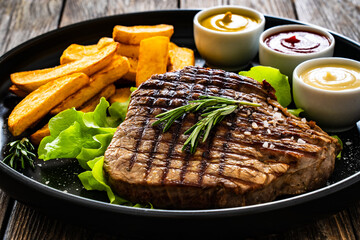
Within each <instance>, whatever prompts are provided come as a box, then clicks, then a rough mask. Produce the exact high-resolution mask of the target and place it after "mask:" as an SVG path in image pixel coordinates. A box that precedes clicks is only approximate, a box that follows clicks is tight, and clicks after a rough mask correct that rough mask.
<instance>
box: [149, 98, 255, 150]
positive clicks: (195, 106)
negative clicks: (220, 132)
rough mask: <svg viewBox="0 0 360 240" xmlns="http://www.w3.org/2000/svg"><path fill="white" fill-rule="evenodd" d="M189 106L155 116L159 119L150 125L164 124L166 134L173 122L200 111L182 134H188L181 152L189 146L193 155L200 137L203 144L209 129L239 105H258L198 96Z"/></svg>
mask: <svg viewBox="0 0 360 240" xmlns="http://www.w3.org/2000/svg"><path fill="white" fill-rule="evenodd" d="M189 103H190V104H188V105H184V106H181V107H178V108H175V109H172V110H169V111H167V112H164V113H161V114H159V115H157V116H156V117H157V118H160V119H159V120H157V121H156V122H154V123H153V124H152V125H153V126H156V125H158V124H160V123H162V122H164V123H165V125H164V128H163V132H166V131H167V130H168V129H169V128H170V126H171V125H172V124H173V122H174V121H175V120H176V119H178V118H180V117H181V116H183V115H184V114H187V113H190V112H198V111H201V112H202V114H201V117H202V119H200V120H199V121H198V122H197V123H196V124H195V125H193V126H192V127H191V128H189V129H188V130H187V131H185V133H184V134H190V135H189V137H188V138H187V140H186V141H185V143H184V146H183V148H182V151H184V150H185V149H186V147H187V146H188V145H189V144H190V152H191V153H195V151H196V147H197V145H198V143H199V140H200V138H201V137H202V142H205V141H206V139H207V137H208V136H209V133H210V131H211V129H212V128H213V127H214V126H215V125H216V124H217V123H219V122H221V120H223V119H224V117H225V116H227V115H229V114H231V113H233V112H234V111H235V110H236V109H237V108H238V107H239V106H240V105H248V106H253V107H258V106H260V104H257V103H252V102H247V101H238V100H234V99H230V98H225V97H215V96H200V97H199V99H198V100H194V101H189Z"/></svg>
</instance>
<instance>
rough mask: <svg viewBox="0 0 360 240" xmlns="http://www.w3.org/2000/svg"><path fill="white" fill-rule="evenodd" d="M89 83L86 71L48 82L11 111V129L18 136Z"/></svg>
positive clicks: (9, 120)
mask: <svg viewBox="0 0 360 240" xmlns="http://www.w3.org/2000/svg"><path fill="white" fill-rule="evenodd" d="M88 83H89V77H88V76H87V75H86V74H84V73H74V74H71V75H66V76H64V77H60V78H57V79H55V80H54V81H51V82H48V83H46V84H44V85H43V86H41V87H39V88H38V89H37V90H35V91H33V92H32V93H30V94H29V95H27V96H26V97H25V98H24V99H23V100H22V101H21V102H20V103H19V104H18V105H16V107H15V108H14V109H13V111H12V112H11V114H10V116H9V119H8V126H9V130H10V132H11V133H12V135H13V136H18V135H20V134H21V133H23V132H24V131H25V130H26V129H27V128H29V127H30V126H31V125H33V124H34V123H35V122H37V121H38V120H40V119H41V118H43V117H44V116H45V115H46V114H47V113H48V112H49V111H50V110H51V109H52V108H54V107H55V106H56V105H58V104H59V103H60V102H62V101H63V100H64V99H65V98H67V97H68V96H70V95H71V94H73V93H74V92H76V91H77V90H79V89H80V88H82V87H83V86H85V85H86V84H88Z"/></svg>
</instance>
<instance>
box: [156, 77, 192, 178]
mask: <svg viewBox="0 0 360 240" xmlns="http://www.w3.org/2000/svg"><path fill="white" fill-rule="evenodd" d="M176 80H177V81H179V76H176ZM178 83H180V82H178ZM179 85H180V84H178V85H177V87H178V86H179ZM177 87H176V88H177ZM176 88H175V89H176ZM186 104H187V101H186ZM176 121H179V124H178V125H177V126H176V128H175V131H174V134H173V135H172V141H171V143H170V144H169V150H168V152H167V154H166V162H165V168H164V170H163V175H162V177H161V183H162V184H164V181H165V179H166V177H167V175H168V172H169V165H170V159H171V156H172V154H173V152H174V148H175V145H176V143H177V141H178V139H179V136H180V130H181V127H182V123H183V121H184V116H182V117H181V118H180V120H176Z"/></svg>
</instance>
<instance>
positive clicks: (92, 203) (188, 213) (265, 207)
mask: <svg viewBox="0 0 360 240" xmlns="http://www.w3.org/2000/svg"><path fill="white" fill-rule="evenodd" d="M199 10H201V9H171V10H154V11H141V12H132V13H124V14H115V15H111V16H104V17H100V18H94V19H90V20H85V21H81V22H78V23H73V24H70V25H67V26H64V27H60V28H57V29H53V30H51V31H48V32H45V33H42V34H40V35H38V36H36V37H34V38H31V39H29V40H26V41H25V42H23V43H21V44H20V45H18V46H16V47H14V48H12V49H11V50H9V51H7V52H5V53H4V54H3V55H2V56H1V57H0V65H1V64H2V62H3V61H5V60H6V59H7V58H9V57H12V56H13V55H16V54H17V53H20V52H22V49H24V48H28V47H31V45H32V44H34V43H37V42H38V41H41V40H44V39H46V38H47V37H50V36H52V35H57V34H61V32H63V31H70V30H71V29H73V28H77V27H78V26H82V25H89V24H91V23H94V22H99V21H104V20H107V19H113V18H117V17H119V16H130V15H131V16H134V15H141V14H144V13H146V14H159V13H160V14H161V13H166V12H189V13H194V14H195V13H196V12H198V11H199ZM264 16H265V18H266V19H273V20H280V21H287V22H290V23H296V24H303V25H309V26H315V27H318V28H319V27H320V26H318V25H314V24H310V23H306V22H302V21H299V20H294V19H289V18H283V17H276V16H271V15H267V14H264ZM285 24H287V23H285ZM320 28H322V29H324V30H326V31H328V32H330V33H331V34H333V35H334V36H337V37H339V38H342V39H344V40H345V41H347V42H349V43H351V44H352V45H355V46H356V47H358V48H359V49H360V44H359V43H357V42H356V41H355V40H353V39H350V38H348V37H346V36H344V35H341V34H339V33H336V32H334V31H331V30H328V29H326V28H324V27H320ZM5 144H6V143H4V144H3V146H1V147H2V148H3V147H4V146H5ZM2 171H6V172H7V174H8V175H9V176H10V177H12V178H13V180H16V181H17V182H19V183H22V184H24V185H25V186H26V187H30V188H34V189H36V190H38V191H40V192H41V193H43V194H45V195H48V196H49V197H55V198H57V199H59V200H62V201H67V202H68V203H71V204H76V205H80V206H83V207H85V208H89V207H90V208H92V209H97V210H102V211H105V212H107V211H109V212H112V213H119V214H126V215H135V216H142V217H158V218H168V217H175V218H179V217H180V218H189V217H191V218H204V217H206V218H209V217H210V218H213V217H230V216H244V215H248V214H259V213H264V212H268V211H273V210H277V209H282V208H286V207H293V206H296V205H298V204H300V203H301V204H302V203H308V202H310V201H313V200H317V199H321V198H323V197H326V196H328V195H331V194H332V193H335V192H337V191H340V190H343V189H345V188H347V187H350V186H351V185H353V184H355V183H358V182H359V181H360V171H359V172H357V173H354V174H352V175H351V176H349V177H347V178H345V179H342V180H340V181H338V182H336V183H333V184H331V185H328V186H324V187H322V188H319V189H316V190H313V191H310V192H306V193H303V194H300V195H295V196H291V197H288V198H285V199H280V200H274V201H271V202H266V203H261V204H255V205H249V206H242V207H232V208H218V209H199V210H171V209H147V208H134V207H128V206H123V205H114V204H110V203H107V202H102V201H98V200H94V199H90V198H86V197H82V196H78V195H74V194H71V193H66V192H63V191H61V190H58V189H56V188H52V187H50V186H47V185H45V184H43V183H41V182H38V181H36V180H34V179H31V178H29V177H27V176H25V175H23V174H22V173H20V172H17V171H15V170H14V169H12V168H10V167H9V166H8V165H6V164H5V163H3V162H2V159H1V163H0V172H2ZM5 192H6V191H5ZM15 199H16V198H15ZM30 204H31V203H30Z"/></svg>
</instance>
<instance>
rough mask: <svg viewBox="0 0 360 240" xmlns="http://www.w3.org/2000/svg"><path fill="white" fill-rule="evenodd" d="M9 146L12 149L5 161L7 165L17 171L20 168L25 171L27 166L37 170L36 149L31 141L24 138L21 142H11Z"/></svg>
mask: <svg viewBox="0 0 360 240" xmlns="http://www.w3.org/2000/svg"><path fill="white" fill-rule="evenodd" d="M7 145H8V147H10V148H9V150H8V151H7V156H6V157H5V158H4V159H3V161H4V162H5V163H6V164H8V165H9V166H10V167H12V168H14V169H16V170H17V169H18V168H19V167H21V168H22V169H25V167H26V166H30V167H31V168H32V169H34V168H35V165H34V159H35V158H36V155H35V153H34V151H35V148H34V146H33V145H32V144H31V142H30V141H29V139H27V138H23V139H21V140H16V141H13V142H10V143H8V144H7Z"/></svg>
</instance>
